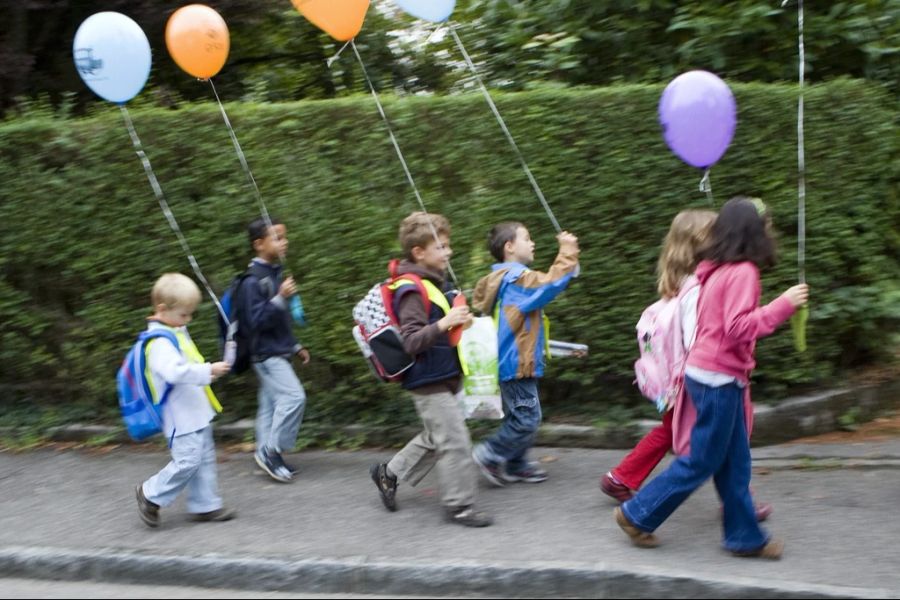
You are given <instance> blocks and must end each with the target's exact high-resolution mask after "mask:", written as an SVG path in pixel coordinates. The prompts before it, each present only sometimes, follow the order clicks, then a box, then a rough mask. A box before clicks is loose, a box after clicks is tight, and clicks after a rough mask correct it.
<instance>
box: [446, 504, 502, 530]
mask: <svg viewBox="0 0 900 600" xmlns="http://www.w3.org/2000/svg"><path fill="white" fill-rule="evenodd" d="M446 510H447V512H446V518H447V520H448V521H449V522H451V523H458V524H460V525H464V526H465V527H487V526H488V525H490V524H492V523H493V522H494V520H493V519H492V518H490V517H489V516H487V515H486V514H485V513H483V512H478V511H477V510H475V508H474V507H472V506H458V507H448V508H447V509H446Z"/></svg>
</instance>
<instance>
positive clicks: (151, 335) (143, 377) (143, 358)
mask: <svg viewBox="0 0 900 600" xmlns="http://www.w3.org/2000/svg"><path fill="white" fill-rule="evenodd" d="M157 338H164V339H167V340H169V341H170V342H172V345H173V346H175V349H176V350H178V351H179V352H181V346H180V345H179V344H178V337H177V336H176V335H175V332H174V331H172V330H170V329H152V330H150V331H142V332H141V333H140V335H138V343H139V344H140V345H139V347H138V356H137V364H138V368H139V369H140V371H139V372H138V373H137V376H138V378H139V381H140V382H141V387H142V388H143V392H144V393H145V394H146V396H147V398H151V399H152V398H153V396H154V391H155V390H154V389H153V382H152V381H151V380H150V376H149V375H150V373H149V370H148V365H147V345H148V344H149V343H150V342H152V341H153V340H155V339H157ZM173 387H174V386H173V385H172V384H166V389H165V390H163V393H162V396H161V397H160V400H159V405H160V406H162V405H163V404H164V403H165V401H166V400H167V399H168V398H169V392H171V391H172V388H173Z"/></svg>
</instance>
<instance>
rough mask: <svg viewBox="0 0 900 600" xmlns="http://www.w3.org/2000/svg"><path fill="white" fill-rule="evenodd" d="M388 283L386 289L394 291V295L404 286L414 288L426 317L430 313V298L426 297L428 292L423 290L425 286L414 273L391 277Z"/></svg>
mask: <svg viewBox="0 0 900 600" xmlns="http://www.w3.org/2000/svg"><path fill="white" fill-rule="evenodd" d="M407 282H409V283H407ZM388 283H389V285H388V287H390V288H391V289H392V290H394V292H395V293H396V290H398V289H399V288H400V287H403V286H404V285H413V286H415V288H416V290H418V292H419V296H421V297H422V304H424V305H425V314H426V315H428V314H430V313H431V298H429V297H428V290H427V289H425V284H424V283H422V278H421V277H419V276H418V275H416V274H414V273H404V274H403V275H397V276H395V277H392V278H391V280H390V281H389V282H388Z"/></svg>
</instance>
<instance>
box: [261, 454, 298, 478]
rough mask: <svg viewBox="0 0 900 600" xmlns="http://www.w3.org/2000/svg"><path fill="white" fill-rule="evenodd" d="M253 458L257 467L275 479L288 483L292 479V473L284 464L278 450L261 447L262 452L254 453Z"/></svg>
mask: <svg viewBox="0 0 900 600" xmlns="http://www.w3.org/2000/svg"><path fill="white" fill-rule="evenodd" d="M254 458H255V459H256V464H258V465H259V468H261V469H262V470H263V471H265V472H266V473H268V474H269V477H271V478H272V479H274V480H275V481H280V482H282V483H290V482H291V480H292V479H293V475H291V472H290V471H289V470H288V468H287V466H285V464H284V459H283V458H281V454H279V453H278V452H275V451H274V450H269V449H268V448H263V450H262V453H257V454H254Z"/></svg>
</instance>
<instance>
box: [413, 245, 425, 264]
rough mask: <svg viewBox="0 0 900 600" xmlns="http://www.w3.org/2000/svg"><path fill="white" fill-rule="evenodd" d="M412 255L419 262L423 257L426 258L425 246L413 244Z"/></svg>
mask: <svg viewBox="0 0 900 600" xmlns="http://www.w3.org/2000/svg"><path fill="white" fill-rule="evenodd" d="M411 254H412V257H413V260H414V261H415V262H419V261H420V260H422V259H423V258H425V248H423V247H422V246H413V248H412V252H411Z"/></svg>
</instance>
